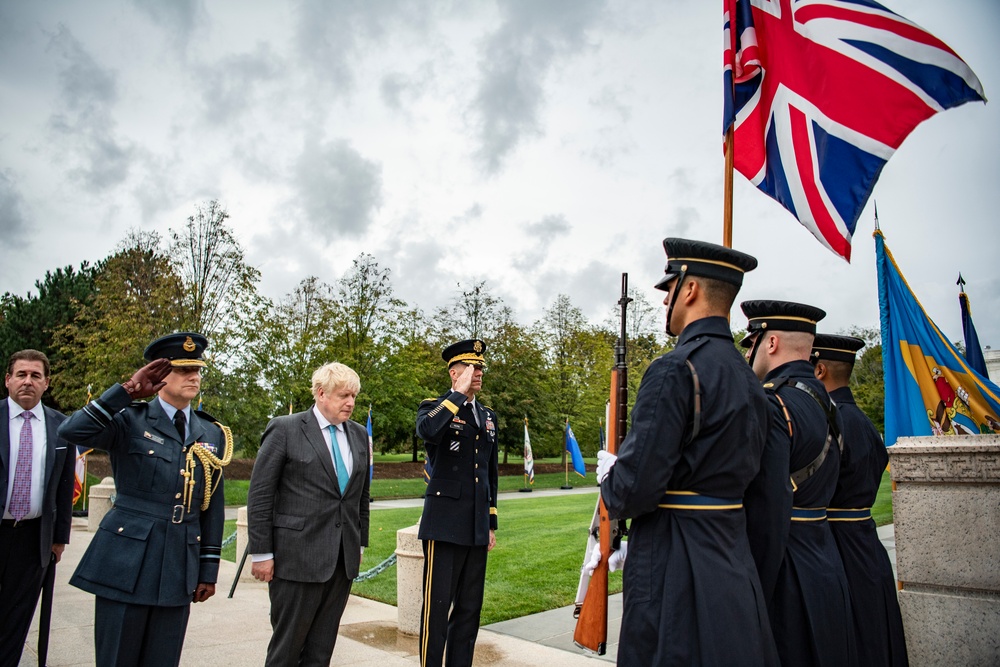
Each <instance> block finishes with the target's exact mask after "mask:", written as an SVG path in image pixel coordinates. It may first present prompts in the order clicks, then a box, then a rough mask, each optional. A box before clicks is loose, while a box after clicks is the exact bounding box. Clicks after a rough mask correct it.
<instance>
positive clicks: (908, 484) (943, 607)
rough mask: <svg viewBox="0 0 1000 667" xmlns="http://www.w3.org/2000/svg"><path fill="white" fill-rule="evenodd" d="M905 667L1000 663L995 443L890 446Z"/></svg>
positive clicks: (973, 440)
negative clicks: (907, 664) (909, 666)
mask: <svg viewBox="0 0 1000 667" xmlns="http://www.w3.org/2000/svg"><path fill="white" fill-rule="evenodd" d="M889 466H890V471H891V475H892V481H893V484H894V488H895V490H894V491H893V494H892V502H893V521H894V524H895V532H896V570H897V576H898V577H899V587H900V590H899V607H900V610H901V612H902V615H903V628H904V630H905V632H906V647H907V651H908V652H909V657H910V664H911V665H913V666H914V667H922V666H924V665H942V666H946V665H949V666H950V665H998V664H1000V631H998V628H1000V556H998V554H1000V436H996V435H982V436H938V437H919V438H900V439H899V441H898V442H897V444H896V445H895V446H893V447H890V448H889Z"/></svg>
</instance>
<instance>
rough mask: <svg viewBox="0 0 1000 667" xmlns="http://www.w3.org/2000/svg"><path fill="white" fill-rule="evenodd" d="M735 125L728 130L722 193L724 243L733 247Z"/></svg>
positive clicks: (728, 246)
mask: <svg viewBox="0 0 1000 667" xmlns="http://www.w3.org/2000/svg"><path fill="white" fill-rule="evenodd" d="M735 124H736V123H735V121H734V122H733V125H735ZM733 125H730V126H729V129H728V130H726V177H725V185H724V186H723V193H722V207H723V208H722V245H724V246H726V247H727V248H732V247H733V144H734V140H733Z"/></svg>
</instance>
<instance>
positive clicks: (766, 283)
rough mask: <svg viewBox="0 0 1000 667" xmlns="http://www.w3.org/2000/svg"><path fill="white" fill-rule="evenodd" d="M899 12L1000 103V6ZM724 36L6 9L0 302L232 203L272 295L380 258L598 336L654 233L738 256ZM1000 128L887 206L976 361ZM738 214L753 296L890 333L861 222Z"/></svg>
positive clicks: (945, 142)
mask: <svg viewBox="0 0 1000 667" xmlns="http://www.w3.org/2000/svg"><path fill="white" fill-rule="evenodd" d="M886 1H887V4H888V5H889V6H890V7H891V8H892V9H893V10H895V11H897V12H899V13H901V14H903V15H904V16H906V17H907V18H909V19H911V20H913V21H914V22H916V23H918V24H919V25H921V26H923V27H925V28H927V29H928V30H930V31H931V32H933V33H934V34H935V35H937V36H938V37H940V38H941V39H943V40H944V41H945V42H947V43H948V44H949V45H950V46H951V47H952V48H954V49H955V50H956V51H957V52H958V53H959V55H961V56H962V57H963V58H964V59H965V60H966V62H968V63H969V65H970V66H971V67H972V69H973V70H974V71H975V72H976V73H977V74H978V75H979V77H980V79H981V80H982V82H983V86H984V88H985V90H986V94H987V96H988V97H996V96H997V95H998V94H1000V92H998V91H1000V62H998V60H997V58H996V35H997V34H1000V4H998V3H996V2H995V0H956V1H955V2H952V3H942V2H940V0H886ZM721 26H722V17H721V8H720V7H719V5H718V4H717V3H705V2H680V1H679V0H673V1H671V2H667V3H663V2H660V1H652V0H648V1H647V0H635V1H626V0H558V1H557V0H548V1H537V0H475V1H473V2H458V1H441V2H424V1H417V0H386V1H384V2H378V3H372V2H364V1H361V0H345V1H340V2H327V1H324V0H301V1H299V2H290V3H269V2H259V1H255V0H242V1H239V2H237V1H236V0H217V1H213V2H202V1H199V0H187V1H183V2H181V1H177V2H168V3H164V2H159V1H154V0H132V1H131V2H112V1H111V0H95V1H93V2H88V3H80V2H72V1H71V0H51V1H47V2H44V3H32V2H10V1H8V2H2V1H0V235H2V237H3V243H2V244H0V292H2V291H8V290H9V291H12V292H15V293H18V294H25V293H27V292H28V291H29V290H31V289H33V284H34V282H35V280H37V279H39V278H41V277H42V276H44V274H45V271H47V270H53V269H55V268H57V267H62V266H66V265H70V264H71V265H74V266H77V265H79V264H80V262H82V261H85V260H86V261H90V262H95V261H97V260H99V259H101V258H103V257H105V256H107V255H108V254H109V253H110V252H111V251H112V249H113V248H114V246H115V245H116V244H117V243H118V242H119V241H120V240H121V239H122V238H123V237H124V235H125V233H126V231H127V230H128V229H129V228H130V227H138V228H140V229H142V230H145V231H157V232H159V233H161V234H165V233H166V231H167V230H168V229H169V228H175V229H176V228H179V227H181V226H182V225H183V224H184V222H185V221H186V219H187V217H188V216H190V215H192V214H193V213H194V212H195V207H196V205H197V204H199V203H203V202H205V201H207V200H210V199H218V200H219V201H220V202H222V204H223V205H224V206H226V207H227V209H228V211H229V213H230V216H231V217H230V221H231V223H232V225H233V227H234V228H235V230H236V233H237V235H238V237H239V239H240V241H241V242H242V244H243V246H244V247H245V248H246V249H247V251H248V259H249V260H250V262H251V263H253V264H254V265H255V266H256V267H257V268H259V269H260V270H261V273H262V282H261V289H262V291H263V292H264V293H265V295H266V296H269V297H271V298H275V299H278V298H280V297H282V296H283V295H285V294H287V293H289V292H291V291H292V290H293V289H294V288H295V286H296V285H297V284H298V283H299V282H300V281H301V280H303V279H304V278H306V277H307V276H310V275H316V276H317V277H319V279H320V280H322V281H324V282H326V283H330V284H333V283H335V282H336V281H337V279H338V278H340V277H341V276H342V275H343V274H344V272H345V271H347V270H348V269H349V268H350V266H351V262H352V260H353V259H354V258H355V257H357V256H358V255H359V254H360V253H362V252H368V253H371V254H372V255H373V256H374V257H375V259H376V260H377V261H378V262H379V264H380V266H383V267H385V268H388V269H390V270H391V272H392V280H393V285H394V286H395V288H396V292H397V296H399V297H400V298H402V299H404V300H406V301H407V302H408V303H409V304H410V305H412V306H418V307H420V308H422V309H423V310H424V311H425V312H429V313H432V312H434V310H436V309H437V308H438V307H441V306H446V305H447V304H449V303H450V302H451V301H452V300H453V299H454V298H455V295H456V293H457V285H459V284H461V285H463V286H470V285H473V284H475V283H477V282H479V281H486V282H487V284H488V286H489V288H490V289H491V291H493V293H494V294H495V295H497V296H499V297H501V298H502V299H503V300H504V302H505V303H506V304H507V305H509V306H510V307H511V308H512V309H513V311H514V313H515V314H516V316H517V317H518V318H519V319H520V320H521V321H522V322H524V323H530V322H532V321H534V320H536V319H537V318H539V317H541V316H542V314H543V313H544V310H545V309H546V308H547V307H549V306H551V304H552V301H553V299H554V298H555V297H556V296H557V295H558V294H561V293H562V294H567V295H568V296H569V297H570V298H571V300H572V301H573V303H574V305H576V306H578V307H580V308H581V309H582V310H583V312H584V314H585V315H586V316H587V317H588V318H589V319H590V320H591V321H593V322H595V323H597V322H603V321H604V320H605V319H606V318H607V316H608V313H609V312H610V308H612V307H613V305H614V303H615V302H616V301H617V299H618V289H619V281H620V275H621V273H622V272H628V273H629V274H630V282H631V284H632V285H634V286H636V287H639V288H642V289H643V290H644V294H645V295H646V296H647V299H648V300H649V302H650V303H653V304H658V303H659V302H660V300H661V298H662V297H661V295H660V294H659V293H657V292H655V291H654V290H652V287H651V286H652V285H653V284H654V283H655V282H656V280H657V279H658V277H659V276H660V275H662V271H663V264H664V256H663V250H662V245H661V241H662V239H663V237H665V236H688V237H693V238H700V239H704V240H708V241H713V242H720V241H721V238H722V229H721V228H722V223H721V219H722V202H721V199H722V187H723V158H722V150H721V147H722V137H721V115H722V110H721V64H722V53H721V43H722V29H721ZM997 127H1000V111H998V110H997V107H996V106H995V103H990V104H987V105H983V104H978V103H977V104H967V105H965V106H963V107H960V108H958V109H954V110H949V111H946V112H944V113H941V114H939V115H937V116H935V117H933V118H931V119H930V120H928V121H927V122H925V123H924V124H923V125H921V126H920V127H918V128H917V129H916V131H915V132H914V133H913V134H912V135H911V136H910V137H909V138H908V139H907V140H906V141H905V142H904V143H903V146H902V147H901V148H900V150H899V151H897V153H896V155H895V156H894V157H893V158H892V159H891V160H890V162H889V163H888V165H887V167H886V168H885V170H884V171H883V174H882V176H881V179H880V181H879V183H878V185H877V186H876V188H875V200H877V201H878V208H879V214H880V217H881V224H882V229H883V231H884V232H885V234H886V238H887V242H888V245H889V247H890V248H891V249H892V251H893V253H894V255H895V257H896V259H897V261H898V262H899V264H900V267H901V268H902V270H903V272H904V274H905V275H906V277H907V279H908V281H909V283H910V285H911V286H912V287H913V289H914V290H915V291H916V292H917V295H918V297H919V298H920V300H921V303H922V304H923V305H924V307H925V308H926V309H927V310H928V311H929V312H930V313H931V315H932V316H933V317H934V319H935V320H936V321H937V323H938V324H939V325H940V326H941V327H942V328H943V329H944V330H945V332H946V333H947V335H948V336H949V337H950V338H952V339H953V340H957V339H959V338H960V337H961V329H960V326H959V311H958V307H957V288H956V287H955V280H956V278H957V276H958V272H959V271H961V272H962V275H963V276H964V277H965V279H966V280H967V281H968V284H967V287H966V289H967V291H968V293H969V295H970V298H971V300H972V307H973V313H974V315H975V318H976V324H977V326H978V328H979V333H980V338H981V339H982V340H983V342H984V343H985V344H987V345H989V344H992V345H1000V271H998V270H997V268H996V266H997V259H996V251H995V250H994V248H995V246H996V231H995V230H996V222H995V212H994V205H993V202H992V196H993V191H994V190H995V189H996V184H997V182H1000V157H998V155H1000V153H998V151H997V144H998V140H997V139H996V128H997ZM734 208H735V225H734V244H735V246H736V247H737V248H739V249H741V250H743V251H746V252H749V253H751V254H753V255H755V256H756V257H757V258H758V259H759V260H760V267H759V268H758V269H757V270H756V271H755V272H753V273H752V274H750V275H749V276H747V280H746V283H745V286H744V289H743V292H742V293H741V299H752V298H785V299H791V300H796V301H804V302H811V303H815V304H816V305H819V306H821V307H823V308H825V309H826V310H827V311H828V313H829V316H828V318H827V321H825V322H824V323H823V324H822V325H821V326H822V327H823V328H825V329H827V330H833V331H837V330H843V329H845V328H847V327H850V326H852V325H858V326H865V327H875V326H877V324H878V302H877V291H876V283H875V267H874V250H873V243H872V240H871V238H870V235H871V232H872V229H873V225H874V222H873V217H874V210H873V206H872V203H871V202H870V203H869V205H868V207H867V208H866V210H865V212H864V213H863V214H862V217H861V220H860V221H859V224H858V231H857V233H856V235H855V239H854V259H853V263H851V264H847V263H846V262H844V261H842V260H840V259H839V258H837V257H836V256H834V255H833V254H832V253H830V252H829V251H828V250H826V249H825V248H824V247H823V246H821V245H820V244H819V243H818V242H817V241H815V240H814V239H813V238H812V236H811V235H810V234H809V233H808V232H807V231H806V230H805V229H804V228H802V227H801V226H800V225H799V224H798V223H797V222H796V221H795V220H794V219H793V218H792V217H791V216H790V214H788V213H787V212H786V211H785V210H784V209H782V208H781V207H780V206H779V205H777V204H776V203H775V202H773V201H771V200H770V199H768V198H767V197H765V196H764V195H762V194H761V193H760V192H758V191H757V190H756V189H755V188H753V187H752V186H751V185H750V184H749V183H748V182H746V180H745V179H743V178H742V177H741V176H739V175H737V179H736V184H735V192H734ZM743 321H744V320H743V318H742V315H741V314H740V312H739V309H738V308H737V309H736V310H735V312H734V315H733V323H734V326H740V325H741V324H742V323H743Z"/></svg>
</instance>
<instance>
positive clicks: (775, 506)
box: [742, 301, 857, 667]
mask: <svg viewBox="0 0 1000 667" xmlns="http://www.w3.org/2000/svg"><path fill="white" fill-rule="evenodd" d="M775 304H777V305H775ZM742 305H743V310H744V312H745V313H746V314H747V317H749V318H750V331H749V334H748V338H749V337H750V335H752V334H754V333H759V331H761V329H755V327H758V326H759V325H760V324H761V323H762V322H765V321H766V322H767V324H768V325H770V326H769V327H768V326H765V327H764V331H765V333H766V331H767V330H771V331H774V330H782V329H780V327H783V326H792V327H795V326H798V325H800V324H801V325H802V326H804V327H807V328H808V327H809V326H811V333H813V334H815V321H816V320H818V319H820V318H822V317H823V316H824V315H825V313H823V311H821V310H819V309H812V307H811V306H803V305H802V304H789V303H788V302H769V301H757V302H744V303H743V304H742ZM785 306H787V307H788V308H790V309H791V312H792V313H793V314H792V315H790V316H789V315H787V314H786V313H785V311H784V310H783V308H785ZM798 307H804V308H807V309H810V311H809V312H811V311H813V310H814V311H815V312H816V313H818V314H816V315H808V316H807V315H803V314H801V313H799V312H798V311H797V310H796V309H797V308H798ZM768 316H779V317H773V318H770V319H769V317H768ZM786 317H787V319H782V318H786ZM809 317H812V321H811V324H808V323H806V322H804V320H808V319H809ZM789 322H791V323H792V324H789ZM807 328H790V329H784V330H786V331H787V330H793V331H795V330H807ZM763 386H764V389H765V390H766V391H767V394H768V398H769V406H770V415H769V424H770V426H769V433H768V447H769V448H770V454H771V455H772V456H771V458H767V457H765V460H764V462H763V463H762V467H761V473H760V475H759V476H758V478H757V479H755V480H754V482H753V483H752V484H751V485H750V488H749V489H748V491H747V495H746V502H745V505H746V512H747V527H748V530H749V536H750V546H751V549H752V550H753V554H754V560H755V561H756V563H757V568H758V571H759V572H760V578H761V582H762V583H763V585H764V590H765V594H766V595H767V596H768V611H769V613H770V617H771V627H772V629H773V631H774V639H775V643H776V644H777V647H778V654H779V656H780V657H781V664H783V665H820V666H822V665H829V666H830V667H834V666H838V667H845V666H849V665H855V664H856V661H857V651H856V647H855V643H854V633H853V630H852V629H851V627H850V624H851V601H850V594H849V593H848V587H847V576H846V574H845V573H844V566H843V564H842V562H841V559H840V553H839V552H838V551H837V545H836V543H835V542H834V540H833V533H832V532H831V531H830V525H829V523H828V522H827V517H826V510H827V507H828V506H829V503H830V499H831V498H832V497H833V492H834V489H835V488H836V484H837V477H838V475H839V470H840V446H839V442H838V441H839V439H840V433H842V427H841V425H840V422H839V416H838V415H837V413H836V409H835V408H834V406H833V403H832V402H831V401H830V398H829V395H828V394H827V392H826V389H825V388H824V387H823V384H822V383H821V382H820V381H819V380H817V379H816V378H815V376H814V375H813V367H812V364H810V363H809V362H808V361H806V360H804V359H803V360H795V361H789V362H787V363H784V364H782V365H780V366H778V367H777V368H773V369H771V370H770V371H769V372H768V373H767V375H766V376H765V378H764V381H763ZM831 411H832V412H831ZM831 415H832V419H833V424H832V425H831V422H830V417H831ZM824 451H825V452H826V454H825V455H824V456H821V453H822V452H824ZM782 453H784V457H782V456H781V454H782ZM810 466H812V467H815V470H814V471H812V472H811V473H810V474H808V475H805V473H803V472H802V471H803V470H804V469H806V468H808V467H810ZM816 466H818V467H816ZM793 476H795V477H796V480H797V481H794V482H793V481H792V480H791V479H790V478H791V477H793ZM789 489H790V490H791V497H790V499H789V496H788V491H789ZM789 500H790V504H789Z"/></svg>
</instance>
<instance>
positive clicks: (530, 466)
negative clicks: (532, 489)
mask: <svg viewBox="0 0 1000 667" xmlns="http://www.w3.org/2000/svg"><path fill="white" fill-rule="evenodd" d="M524 478H525V479H526V480H527V481H528V484H534V483H535V459H534V458H533V457H532V456H531V438H530V437H528V418H527V417H525V418H524Z"/></svg>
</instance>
